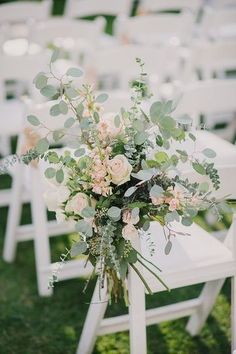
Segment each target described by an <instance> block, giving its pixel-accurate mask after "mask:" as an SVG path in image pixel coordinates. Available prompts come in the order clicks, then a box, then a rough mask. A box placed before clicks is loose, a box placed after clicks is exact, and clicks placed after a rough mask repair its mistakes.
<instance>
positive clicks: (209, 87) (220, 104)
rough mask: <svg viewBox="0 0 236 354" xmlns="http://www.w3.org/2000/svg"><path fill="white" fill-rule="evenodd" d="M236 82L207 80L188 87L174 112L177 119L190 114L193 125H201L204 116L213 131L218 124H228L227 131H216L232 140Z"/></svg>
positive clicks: (207, 125)
mask: <svg viewBox="0 0 236 354" xmlns="http://www.w3.org/2000/svg"><path fill="white" fill-rule="evenodd" d="M235 112H236V80H235V79H232V80H217V79H216V80H206V81H197V82H194V83H192V84H190V85H186V86H185V88H184V90H183V93H182V98H181V100H180V102H179V104H178V106H177V109H176V111H175V112H174V114H175V116H176V117H179V116H181V115H184V114H188V115H189V116H190V117H191V118H192V119H193V125H194V126H197V127H198V126H199V125H200V124H201V121H200V118H201V115H204V124H205V125H206V127H207V128H208V129H213V128H214V126H215V125H216V124H218V123H222V122H223V123H228V124H229V126H228V127H226V129H224V130H222V131H220V130H218V129H217V130H215V133H216V134H221V136H222V137H225V138H226V139H227V140H232V139H233V137H234V134H235V131H236V129H235V128H236V127H235V116H234V115H235Z"/></svg>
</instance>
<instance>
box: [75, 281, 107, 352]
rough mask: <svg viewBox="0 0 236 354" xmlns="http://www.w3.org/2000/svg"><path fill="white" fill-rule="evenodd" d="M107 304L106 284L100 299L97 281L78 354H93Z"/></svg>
mask: <svg viewBox="0 0 236 354" xmlns="http://www.w3.org/2000/svg"><path fill="white" fill-rule="evenodd" d="M107 304H108V296H107V287H106V284H105V286H104V288H103V289H101V294H100V297H99V281H97V284H96V287H95V290H94V293H93V297H92V300H91V303H90V306H89V310H88V314H87V317H86V320H85V324H84V327H83V331H82V334H81V337H80V341H79V345H78V348H77V351H76V354H91V353H92V351H93V348H94V345H95V342H96V335H97V331H98V328H99V325H100V323H101V321H102V319H103V317H104V315H105V312H106V308H107Z"/></svg>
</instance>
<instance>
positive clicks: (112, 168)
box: [108, 155, 132, 185]
mask: <svg viewBox="0 0 236 354" xmlns="http://www.w3.org/2000/svg"><path fill="white" fill-rule="evenodd" d="M131 171H132V166H131V165H130V163H129V161H128V160H127V158H126V157H125V156H124V155H116V156H115V157H114V158H113V159H112V160H110V161H108V172H109V173H110V175H111V180H112V182H113V183H114V184H118V185H121V184H123V183H125V182H127V181H129V180H130V174H131Z"/></svg>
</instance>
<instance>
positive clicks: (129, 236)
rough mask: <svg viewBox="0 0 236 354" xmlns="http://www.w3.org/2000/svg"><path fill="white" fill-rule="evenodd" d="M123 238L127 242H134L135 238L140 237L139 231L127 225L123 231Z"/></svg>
mask: <svg viewBox="0 0 236 354" xmlns="http://www.w3.org/2000/svg"><path fill="white" fill-rule="evenodd" d="M122 236H123V237H124V239H125V240H127V241H132V240H133V239H134V238H135V237H137V236H138V230H137V229H136V228H135V226H134V225H132V224H127V225H125V226H124V227H123V229H122Z"/></svg>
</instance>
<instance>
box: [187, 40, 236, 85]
mask: <svg viewBox="0 0 236 354" xmlns="http://www.w3.org/2000/svg"><path fill="white" fill-rule="evenodd" d="M189 50H190V56H189V59H188V62H187V65H186V72H187V71H188V75H186V77H187V76H188V78H189V79H191V78H196V76H197V73H198V74H199V75H200V77H201V79H202V80H206V79H212V78H214V77H215V78H225V77H226V72H227V71H234V70H235V68H236V59H235V58H236V40H227V41H225V40H221V41H214V42H210V41H206V42H205V41H203V42H201V43H199V44H196V45H193V46H192V47H191V48H190V49H189Z"/></svg>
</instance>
